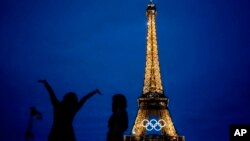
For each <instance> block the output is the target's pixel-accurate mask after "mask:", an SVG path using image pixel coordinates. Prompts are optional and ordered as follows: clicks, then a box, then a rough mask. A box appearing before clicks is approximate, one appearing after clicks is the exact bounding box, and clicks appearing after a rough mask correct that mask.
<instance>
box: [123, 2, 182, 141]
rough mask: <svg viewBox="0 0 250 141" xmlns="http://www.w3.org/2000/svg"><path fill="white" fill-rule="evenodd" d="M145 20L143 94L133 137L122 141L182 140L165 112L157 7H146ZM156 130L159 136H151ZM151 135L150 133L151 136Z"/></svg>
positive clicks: (139, 101) (149, 5)
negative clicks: (145, 46)
mask: <svg viewBox="0 0 250 141" xmlns="http://www.w3.org/2000/svg"><path fill="white" fill-rule="evenodd" d="M146 15H147V17H148V23H147V24H148V31H147V32H148V33H147V50H146V68H145V77H144V86H143V93H142V95H141V97H140V98H139V99H138V104H139V110H138V113H137V116H136V119H135V123H134V126H133V129H132V135H129V136H125V137H124V138H125V141H184V136H179V135H178V134H177V131H176V129H175V127H174V124H173V122H172V119H171V116H170V113H169V110H168V98H167V97H166V96H165V95H164V91H163V87H162V81H161V74H160V65H159V59H158V47H157V38H156V25H155V17H156V6H155V4H153V2H152V1H150V3H149V4H148V6H147V9H146ZM152 131H155V132H156V131H157V133H158V132H159V133H158V134H155V133H154V134H152V133H151V132H152ZM150 133H151V134H150Z"/></svg>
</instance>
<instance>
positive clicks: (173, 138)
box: [124, 135, 185, 141]
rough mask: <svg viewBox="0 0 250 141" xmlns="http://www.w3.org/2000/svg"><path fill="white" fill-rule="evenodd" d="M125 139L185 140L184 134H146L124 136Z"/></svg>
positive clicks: (145, 140)
mask: <svg viewBox="0 0 250 141" xmlns="http://www.w3.org/2000/svg"><path fill="white" fill-rule="evenodd" d="M124 141H185V138H184V136H162V135H146V136H133V135H131V136H124Z"/></svg>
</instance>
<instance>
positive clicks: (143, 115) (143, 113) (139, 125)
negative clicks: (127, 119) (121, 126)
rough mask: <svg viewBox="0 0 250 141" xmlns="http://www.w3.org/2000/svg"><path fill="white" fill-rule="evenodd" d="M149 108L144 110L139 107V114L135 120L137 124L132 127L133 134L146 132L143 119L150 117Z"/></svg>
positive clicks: (139, 134) (137, 134)
mask: <svg viewBox="0 0 250 141" xmlns="http://www.w3.org/2000/svg"><path fill="white" fill-rule="evenodd" d="M147 112H148V110H142V109H139V110H138V113H137V116H136V120H135V124H134V127H133V129H132V135H134V136H142V135H145V134H146V129H145V128H144V127H143V126H142V121H143V120H144V119H147V117H148V113H147Z"/></svg>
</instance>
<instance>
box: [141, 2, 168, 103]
mask: <svg viewBox="0 0 250 141" xmlns="http://www.w3.org/2000/svg"><path fill="white" fill-rule="evenodd" d="M146 15H147V17H148V23H147V25H148V27H147V28H148V29H147V49H146V67H145V76H144V86H143V95H145V96H147V97H152V98H154V97H158V96H159V95H161V94H162V95H163V87H162V81H161V74H160V65H159V59H158V46H157V37H156V25H155V16H156V6H155V4H153V3H152V1H151V2H150V3H149V4H148V6H147V9H146Z"/></svg>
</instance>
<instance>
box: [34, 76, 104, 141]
mask: <svg viewBox="0 0 250 141" xmlns="http://www.w3.org/2000/svg"><path fill="white" fill-rule="evenodd" d="M38 82H39V83H42V84H44V86H45V88H46V89H47V91H48V92H49V96H50V100H51V103H52V105H53V110H54V118H53V126H52V129H51V131H50V134H49V137H48V141H76V138H75V134H74V129H73V126H72V122H73V119H74V116H75V114H76V113H77V112H78V111H79V110H80V109H81V107H82V106H83V104H84V103H85V102H86V101H87V100H88V99H89V98H90V97H92V96H93V95H94V94H101V92H100V91H99V90H98V89H96V90H94V91H92V92H90V93H88V94H87V95H85V96H84V97H83V98H82V99H81V100H80V101H79V102H78V99H77V96H76V94H75V93H73V92H69V93H67V94H66V95H65V96H64V98H63V100H62V101H59V100H58V99H57V98H56V96H55V93H54V91H53V90H52V88H51V86H50V85H49V83H48V82H47V80H38Z"/></svg>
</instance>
